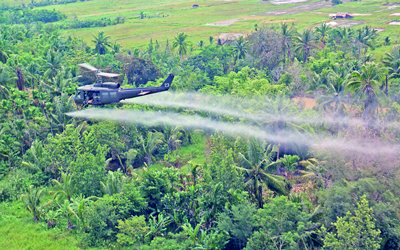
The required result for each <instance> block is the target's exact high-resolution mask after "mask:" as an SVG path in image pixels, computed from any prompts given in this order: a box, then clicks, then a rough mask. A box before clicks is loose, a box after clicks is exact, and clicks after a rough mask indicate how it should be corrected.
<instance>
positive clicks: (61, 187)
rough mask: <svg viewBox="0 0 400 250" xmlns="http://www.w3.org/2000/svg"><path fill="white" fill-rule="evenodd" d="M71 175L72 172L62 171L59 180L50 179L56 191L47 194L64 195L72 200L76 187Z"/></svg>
mask: <svg viewBox="0 0 400 250" xmlns="http://www.w3.org/2000/svg"><path fill="white" fill-rule="evenodd" d="M72 177H73V176H72V174H70V173H68V174H67V173H63V172H62V173H61V182H59V181H58V180H56V179H53V180H52V181H53V184H54V187H55V189H56V191H50V192H49V194H52V195H53V197H57V196H64V197H65V198H66V199H67V200H68V201H69V202H72V196H74V195H75V194H76V187H75V184H74V180H73V178H72Z"/></svg>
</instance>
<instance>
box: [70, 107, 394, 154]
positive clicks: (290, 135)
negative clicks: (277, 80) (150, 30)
mask: <svg viewBox="0 0 400 250" xmlns="http://www.w3.org/2000/svg"><path fill="white" fill-rule="evenodd" d="M66 115H68V116H73V117H78V118H86V119H96V120H112V121H117V122H126V123H133V124H142V125H147V126H157V125H170V126H182V127H186V128H198V129H203V130H213V131H217V132H224V133H227V134H231V135H245V136H252V137H255V138H259V139H263V140H267V141H270V142H271V141H273V142H279V143H296V144H299V145H312V146H313V147H315V148H317V149H318V148H323V149H329V148H332V149H340V150H348V151H353V152H357V153H363V154H372V153H373V154H387V153H398V152H399V150H400V145H380V146H379V147H377V146H376V145H377V144H376V143H374V142H365V143H360V142H357V141H354V140H345V139H340V138H317V137H312V136H310V135H308V134H300V133H296V132H289V131H283V132H282V133H280V134H276V133H275V134H273V133H269V132H267V131H263V130H260V129H258V128H256V127H253V126H251V125H246V124H238V123H227V122H220V121H215V120H211V119H208V118H204V117H201V116H197V115H194V116H188V115H182V114H177V113H173V112H160V111H156V112H154V111H138V110H115V109H86V110H82V111H76V112H71V113H67V114H66Z"/></svg>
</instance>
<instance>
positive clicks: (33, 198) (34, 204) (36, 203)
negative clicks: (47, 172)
mask: <svg viewBox="0 0 400 250" xmlns="http://www.w3.org/2000/svg"><path fill="white" fill-rule="evenodd" d="M44 190H45V189H44V188H42V189H37V188H34V186H32V185H31V186H29V189H28V193H26V194H22V195H21V200H22V202H23V203H24V204H25V206H26V208H27V209H28V210H29V211H30V212H31V213H32V214H33V220H34V221H36V220H38V219H39V218H40V217H41V216H42V209H43V206H40V199H41V198H42V196H43V192H44Z"/></svg>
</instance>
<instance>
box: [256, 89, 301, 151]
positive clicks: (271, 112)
mask: <svg viewBox="0 0 400 250" xmlns="http://www.w3.org/2000/svg"><path fill="white" fill-rule="evenodd" d="M265 110H268V113H267V114H265V116H266V120H265V121H264V122H263V125H264V126H268V127H269V128H270V129H271V132H272V133H275V134H277V135H279V136H281V137H283V138H284V137H289V136H291V135H290V133H289V134H286V133H285V131H288V130H292V131H294V132H296V133H297V134H298V135H299V136H302V134H301V132H307V131H306V130H305V129H304V128H302V127H301V126H299V125H297V124H295V123H294V122H293V121H292V120H291V119H292V117H293V116H294V114H295V113H297V111H298V110H297V107H296V106H295V105H293V103H292V102H291V101H290V99H288V98H286V96H285V94H284V93H282V92H280V93H278V94H277V96H276V98H274V99H273V98H269V99H267V100H266V102H265ZM278 143H279V142H276V144H278ZM287 144H288V143H287V142H284V143H283V153H284V154H285V153H286V152H287V146H288V145H287ZM279 153H280V152H278V156H277V158H279Z"/></svg>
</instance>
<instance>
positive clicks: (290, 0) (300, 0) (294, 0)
mask: <svg viewBox="0 0 400 250" xmlns="http://www.w3.org/2000/svg"><path fill="white" fill-rule="evenodd" d="M308 1H309V0H274V1H272V2H271V3H273V4H277V5H281V4H291V3H303V2H308Z"/></svg>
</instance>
